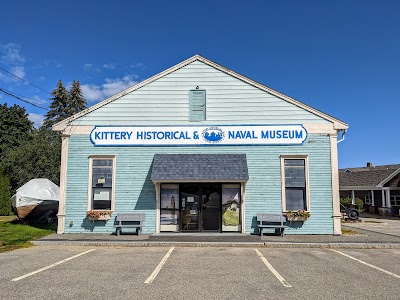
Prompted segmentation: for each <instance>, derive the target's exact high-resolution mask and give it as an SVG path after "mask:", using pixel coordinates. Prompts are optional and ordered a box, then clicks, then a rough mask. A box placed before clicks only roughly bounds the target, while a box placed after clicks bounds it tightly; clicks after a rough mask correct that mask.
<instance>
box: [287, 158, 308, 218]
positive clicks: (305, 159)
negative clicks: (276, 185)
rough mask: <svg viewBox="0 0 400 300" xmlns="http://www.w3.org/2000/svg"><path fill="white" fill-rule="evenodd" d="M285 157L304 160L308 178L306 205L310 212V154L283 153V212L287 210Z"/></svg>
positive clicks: (306, 177)
mask: <svg viewBox="0 0 400 300" xmlns="http://www.w3.org/2000/svg"><path fill="white" fill-rule="evenodd" d="M285 159H299V160H304V171H305V179H306V206H307V210H306V211H308V212H310V211H311V204H310V177H309V171H308V168H309V163H308V155H297V154H296V155H281V178H282V180H281V182H282V212H287V209H286V182H285Z"/></svg>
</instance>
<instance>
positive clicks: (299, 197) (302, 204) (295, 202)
mask: <svg viewBox="0 0 400 300" xmlns="http://www.w3.org/2000/svg"><path fill="white" fill-rule="evenodd" d="M298 209H302V210H307V207H306V191H305V189H286V210H298Z"/></svg>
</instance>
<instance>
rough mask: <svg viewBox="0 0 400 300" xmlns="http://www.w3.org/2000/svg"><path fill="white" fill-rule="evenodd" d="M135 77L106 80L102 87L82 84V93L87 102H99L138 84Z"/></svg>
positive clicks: (126, 76) (128, 76)
mask: <svg viewBox="0 0 400 300" xmlns="http://www.w3.org/2000/svg"><path fill="white" fill-rule="evenodd" d="M135 78H136V76H135V75H125V76H124V77H122V78H115V79H110V78H106V79H105V83H103V84H102V85H96V84H82V85H81V88H82V93H83V96H84V97H85V99H86V100H87V101H92V102H98V101H100V100H103V99H105V98H108V97H110V96H112V95H115V94H117V93H119V92H121V91H123V90H125V89H127V88H129V87H131V86H133V85H135V84H136V83H138V82H137V81H135V80H134V79H135Z"/></svg>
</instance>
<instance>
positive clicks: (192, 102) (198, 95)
mask: <svg viewBox="0 0 400 300" xmlns="http://www.w3.org/2000/svg"><path fill="white" fill-rule="evenodd" d="M189 111H190V112H189V121H192V122H196V121H205V119H206V91H204V90H193V91H189Z"/></svg>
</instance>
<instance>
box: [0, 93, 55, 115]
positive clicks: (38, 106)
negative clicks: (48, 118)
mask: <svg viewBox="0 0 400 300" xmlns="http://www.w3.org/2000/svg"><path fill="white" fill-rule="evenodd" d="M0 92H3V93H4V94H7V95H9V96H11V97H14V98H17V99H18V100H20V101H22V102H25V103H28V104H30V105H33V106H35V107H37V108H41V109H44V110H48V109H47V108H45V107H42V106H40V105H37V104H35V103H32V102H30V101H28V100H24V99H22V98H20V97H18V96H16V95H14V94H12V93H9V92H7V91H5V90H3V89H2V88H0Z"/></svg>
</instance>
